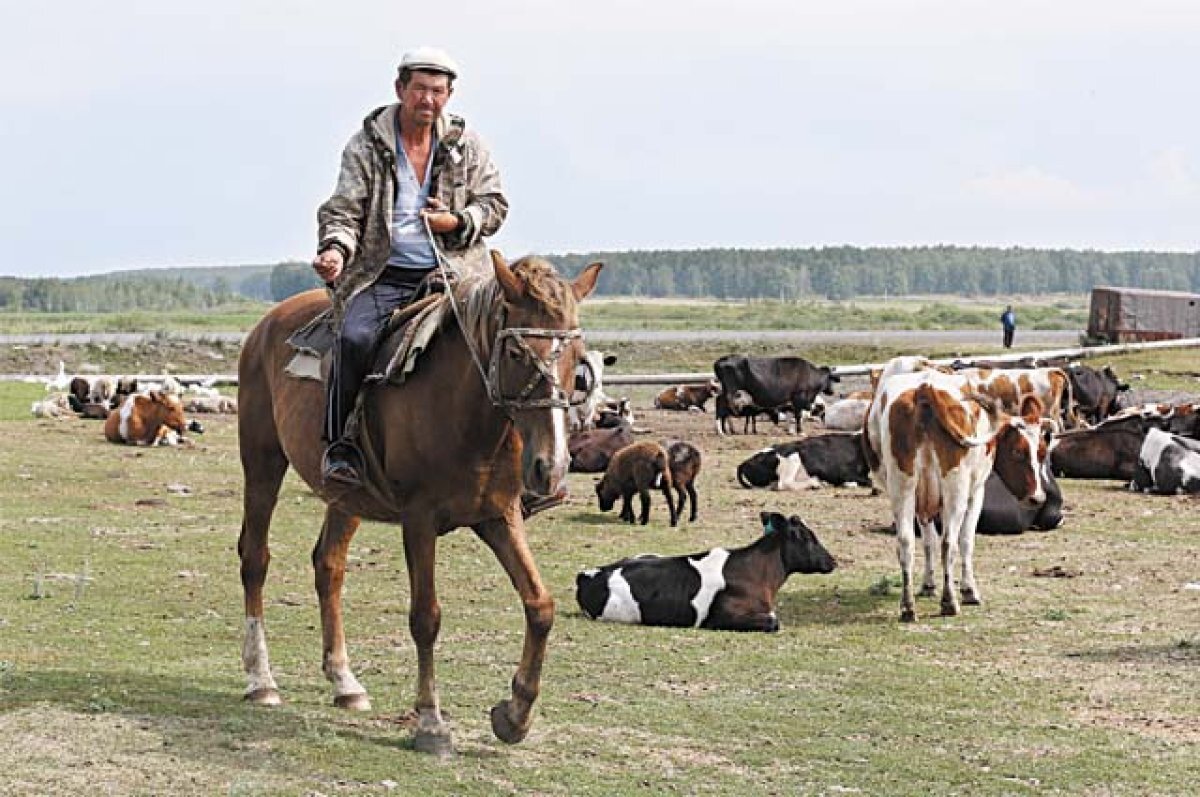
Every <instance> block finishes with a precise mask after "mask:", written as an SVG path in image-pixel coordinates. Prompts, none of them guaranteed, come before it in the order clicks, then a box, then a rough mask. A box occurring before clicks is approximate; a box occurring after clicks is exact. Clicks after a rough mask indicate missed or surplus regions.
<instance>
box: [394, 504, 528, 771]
mask: <svg viewBox="0 0 1200 797" xmlns="http://www.w3.org/2000/svg"><path fill="white" fill-rule="evenodd" d="M517 503H518V506H519V505H520V502H517ZM517 514H518V516H519V515H520V509H519V508H518V510H517ZM436 556H437V530H436V528H435V527H434V525H433V523H432V522H428V523H420V522H413V521H408V522H405V524H404V558H405V560H406V561H407V563H408V583H409V591H410V593H411V598H410V600H411V604H410V605H409V609H408V630H409V633H411V634H412V638H413V642H414V643H415V644H416V646H417V702H416V709H417V728H416V733H415V736H414V737H413V746H414V748H415V749H416V750H417V752H421V753H434V754H435V755H439V756H444V755H449V754H451V753H452V752H453V748H452V747H451V744H450V727H449V726H448V725H447V724H446V721H445V720H444V719H442V709H441V706H440V704H439V701H438V693H437V681H436V680H435V678H434V672H433V646H434V644H435V643H436V642H437V637H438V632H439V631H440V630H441V627H442V607H441V605H440V604H439V603H438V599H437V588H436V586H435V584H434V560H435V557H436Z"/></svg>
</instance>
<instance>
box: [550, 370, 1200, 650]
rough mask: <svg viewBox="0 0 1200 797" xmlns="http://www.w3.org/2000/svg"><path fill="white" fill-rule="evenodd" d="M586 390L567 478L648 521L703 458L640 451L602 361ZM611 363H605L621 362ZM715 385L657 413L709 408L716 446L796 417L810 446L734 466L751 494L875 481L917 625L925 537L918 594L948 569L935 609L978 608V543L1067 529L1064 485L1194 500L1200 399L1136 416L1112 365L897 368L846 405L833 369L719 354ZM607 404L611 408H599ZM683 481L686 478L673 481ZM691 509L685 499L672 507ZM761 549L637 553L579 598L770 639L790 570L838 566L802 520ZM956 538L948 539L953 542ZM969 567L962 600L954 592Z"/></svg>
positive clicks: (657, 618)
mask: <svg viewBox="0 0 1200 797" xmlns="http://www.w3.org/2000/svg"><path fill="white" fill-rule="evenodd" d="M592 356H594V357H595V358H597V359H594V360H593V361H592V362H591V363H590V365H589V367H588V369H587V370H588V374H587V378H586V379H582V380H580V381H578V382H577V385H576V387H577V389H580V390H586V391H587V392H588V393H589V394H590V395H589V396H588V398H589V400H590V404H589V406H590V407H591V408H592V409H590V410H589V413H590V414H588V415H583V416H579V417H576V418H573V419H572V432H571V435H570V441H569V446H568V447H569V450H570V454H571V469H572V470H573V471H576V472H585V473H602V474H603V477H602V479H601V481H600V482H599V483H598V484H597V486H596V491H597V496H598V498H599V502H600V508H601V509H602V510H607V509H610V508H611V507H612V506H613V502H614V500H615V498H616V497H621V498H623V500H624V504H623V507H622V512H621V517H622V519H623V520H627V521H629V522H633V520H634V515H633V512H632V509H631V506H630V501H631V497H632V495H634V494H637V495H639V497H640V499H641V515H640V520H641V522H642V523H646V522H647V519H648V512H649V502H650V492H651V490H661V491H662V492H663V495H664V497H665V500H666V503H667V507H668V512H669V515H670V520H671V524H672V525H674V524H675V523H676V522H677V516H678V514H679V512H678V509H677V507H676V506H675V505H674V504H673V503H672V499H671V497H670V494H669V492H668V490H669V488H670V485H671V484H672V481H671V480H672V478H673V473H672V468H671V464H670V463H671V462H672V456H671V455H670V454H668V453H667V452H668V450H670V449H671V448H672V447H675V450H679V449H678V447H679V446H681V445H683V446H687V447H688V449H690V451H689V457H690V459H691V460H692V461H693V462H692V465H691V466H690V467H689V475H688V476H687V480H688V486H689V494H690V495H691V496H692V518H693V519H694V518H695V512H696V503H695V492H694V483H695V477H696V475H697V474H698V473H699V470H700V457H701V454H700V451H699V450H698V449H697V448H696V447H695V446H692V445H690V444H687V443H681V442H680V441H663V442H662V443H661V444H659V443H652V442H644V441H640V440H639V437H638V434H639V432H640V431H641V430H639V429H638V428H637V427H636V425H635V422H634V420H633V418H632V414H631V412H630V411H629V408H628V402H625V403H624V404H618V403H617V402H610V401H607V400H606V397H604V396H603V385H602V381H603V380H602V365H603V364H602V363H601V362H600V361H599V359H598V358H599V357H600V355H599V354H593V355H592ZM612 362H613V361H612V360H611V359H609V360H608V361H607V364H609V365H611V364H612ZM713 371H714V378H713V379H711V380H709V381H708V382H706V383H703V384H691V385H677V386H672V387H670V388H667V389H666V390H663V391H662V392H661V393H660V394H659V395H658V396H657V397H656V398H655V401H654V406H655V407H656V408H658V409H664V410H679V411H689V412H694V413H706V412H707V404H708V402H709V401H714V403H715V408H716V409H715V413H714V415H715V419H716V427H717V432H718V433H719V434H732V433H733V432H734V428H733V426H732V424H731V423H730V421H731V419H734V418H738V417H741V418H742V419H743V431H746V429H747V428H748V426H747V425H749V424H754V423H755V421H756V420H757V418H758V417H759V416H762V415H766V416H768V417H770V418H771V419H772V420H773V421H774V422H776V423H778V422H779V421H780V420H781V419H782V418H784V417H785V416H786V417H788V419H789V431H791V430H792V429H793V428H798V427H799V423H800V419H801V418H802V417H810V418H813V419H815V420H816V422H817V423H820V424H823V426H824V429H823V430H822V431H821V432H820V433H817V434H808V435H805V436H803V437H801V438H800V439H797V440H790V441H787V442H783V443H779V444H776V445H772V446H770V447H768V448H765V449H763V450H761V451H758V452H756V453H754V454H753V455H752V456H750V457H749V458H748V459H746V460H745V461H743V462H742V463H741V464H739V465H738V466H737V468H736V472H735V474H734V476H735V477H736V479H737V481H738V483H739V484H741V485H742V486H743V487H746V488H756V487H771V488H774V489H777V490H796V489H808V488H815V487H818V486H820V485H821V484H823V483H828V484H834V485H858V486H863V487H870V488H871V489H872V490H873V491H874V492H875V493H876V494H879V493H882V494H883V495H885V496H886V498H887V499H888V501H889V504H890V507H891V510H892V516H893V521H894V523H893V525H894V529H895V531H896V536H897V547H898V555H899V559H900V562H901V576H902V596H901V619H902V620H906V621H911V620H913V619H915V617H916V612H915V603H914V601H913V595H914V588H915V579H914V575H913V560H914V548H915V539H916V534H917V532H918V530H919V533H920V536H921V539H922V542H923V547H924V553H925V567H924V574H923V579H922V583H921V586H920V591H921V594H930V595H932V594H935V592H936V591H937V587H938V584H937V581H936V579H935V564H936V563H937V557H938V553H939V552H940V558H941V570H942V578H941V612H942V614H945V615H954V614H957V613H958V612H959V610H960V604H959V600H960V592H961V599H962V601H963V602H965V603H979V602H980V601H981V591H980V588H979V585H978V583H977V582H976V579H975V573H974V562H973V556H974V538H975V534H976V532H977V531H978V532H981V533H995V534H1019V533H1022V532H1024V531H1027V530H1029V529H1040V530H1050V529H1054V528H1057V527H1058V526H1059V525H1060V524H1061V523H1062V522H1063V514H1062V506H1063V495H1062V490H1061V488H1060V486H1059V484H1058V481H1057V479H1056V477H1069V478H1082V479H1115V480H1121V481H1124V482H1127V483H1128V484H1129V487H1130V489H1134V490H1138V491H1145V492H1150V493H1156V494H1176V493H1200V403H1179V404H1143V405H1139V406H1127V403H1128V402H1127V400H1126V396H1127V395H1128V393H1129V386H1128V385H1127V384H1125V383H1123V382H1122V381H1121V380H1120V379H1119V378H1118V376H1117V375H1116V373H1114V372H1113V370H1112V369H1111V368H1110V367H1104V368H1100V369H1095V368H1091V367H1089V366H1086V365H1083V364H1080V363H1057V364H1055V363H1051V364H1045V363H1035V362H1030V361H1028V360H1026V361H1019V362H1015V363H1009V362H980V361H975V362H955V363H953V364H952V365H949V366H946V365H939V364H935V363H934V362H932V361H930V360H927V359H925V358H923V357H898V358H895V359H894V360H892V361H890V362H889V363H887V364H886V365H885V366H884V367H883V368H881V369H878V370H875V371H873V372H872V373H871V388H870V389H869V390H863V391H857V392H854V393H851V394H849V395H847V396H845V397H842V398H840V399H838V400H831V399H830V398H828V397H832V396H833V395H834V385H835V384H836V383H837V382H839V381H840V380H839V377H838V375H837V374H836V373H834V372H833V370H832V369H830V368H828V367H823V366H817V365H815V364H813V363H811V362H809V361H807V360H805V359H803V358H800V357H748V356H744V355H732V356H728V357H722V358H721V359H719V360H717V361H716V363H714V366H713ZM606 407H607V408H606ZM675 478H676V479H678V477H675ZM679 506H680V507H681V506H682V500H680V502H679ZM763 528H764V535H765V536H764V537H763V538H762V539H760V540H759V541H758V542H756V543H755V544H753V545H751V546H747V547H745V548H742V549H736V550H727V549H724V548H716V549H713V550H711V551H705V552H701V553H697V554H693V555H690V556H684V557H670V558H663V557H637V558H633V559H625V560H622V561H620V562H615V563H612V564H610V565H606V566H603V567H599V568H593V569H589V570H585V571H583V572H581V573H579V574H578V576H577V579H576V598H577V601H578V603H579V605H580V607H581V608H582V609H583V610H584V612H585V613H586V614H587V615H588V616H589V617H593V618H599V619H607V620H616V621H621V622H639V623H646V624H659V625H693V626H698V627H706V628H722V629H735V630H774V629H776V628H778V621H777V619H776V617H775V613H774V600H775V594H776V592H777V591H778V589H779V587H780V586H781V585H782V584H783V580H784V579H786V578H787V575H788V574H789V573H793V572H805V573H811V572H829V571H830V570H832V569H833V567H834V564H833V559H832V558H831V557H830V556H829V554H828V552H827V551H825V549H824V548H823V547H822V546H821V544H820V543H819V542H818V541H817V539H816V537H815V535H814V534H813V533H812V531H811V530H810V529H808V528H807V526H805V525H804V523H803V521H801V520H800V518H798V517H792V518H790V519H788V518H783V517H782V516H780V515H772V514H771V513H763ZM947 530H948V532H947ZM956 567H961V574H962V584H961V590H960V587H959V585H958V584H957V582H956Z"/></svg>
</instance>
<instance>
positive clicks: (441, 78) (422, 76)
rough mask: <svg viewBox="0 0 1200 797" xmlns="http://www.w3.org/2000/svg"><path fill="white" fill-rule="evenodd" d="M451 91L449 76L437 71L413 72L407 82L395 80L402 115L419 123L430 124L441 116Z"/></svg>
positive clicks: (452, 90) (452, 89)
mask: <svg viewBox="0 0 1200 797" xmlns="http://www.w3.org/2000/svg"><path fill="white" fill-rule="evenodd" d="M453 92H454V88H453V87H452V86H451V85H450V76H449V75H443V74H440V73H437V72H413V73H412V74H411V75H410V76H409V78H408V83H407V84H403V83H401V82H400V81H399V80H397V81H396V96H397V97H399V98H400V103H401V106H402V107H403V109H404V111H403V112H404V115H405V116H406V117H407V118H408V120H409V121H411V122H415V123H417V124H420V125H432V124H433V121H434V120H435V119H437V118H438V117H439V116H441V114H442V109H443V108H445V107H446V103H447V102H448V101H449V99H450V95H451V94H452V93H453Z"/></svg>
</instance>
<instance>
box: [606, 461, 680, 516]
mask: <svg viewBox="0 0 1200 797" xmlns="http://www.w3.org/2000/svg"><path fill="white" fill-rule="evenodd" d="M651 487H653V488H655V489H658V490H662V494H663V498H664V499H666V502H667V510H668V511H669V512H670V513H671V525H672V526H674V525H675V524H676V523H677V522H678V519H677V518H676V515H675V502H674V499H673V498H672V497H671V468H670V465H669V464H668V457H667V452H666V449H664V448H663V447H662V446H660V445H659V444H658V443H651V442H641V443H634V444H633V445H629V446H625V447H624V448H622V449H621V450H620V451H618V452H617V453H616V454H613V457H612V460H610V461H609V463H608V468H607V470H605V471H604V476H603V477H602V478H601V479H600V481H598V482H596V498H597V499H598V500H599V502H600V511H601V512H607V511H608V510H610V509H612V508H613V504H615V503H616V501H617V499H618V498H620V499H621V520H624V521H625V522H626V523H632V522H633V505H632V503H631V502H632V499H633V494H634V493H637V494H638V496H639V497H640V498H641V500H642V513H641V524H642V525H643V526H644V525H646V523H648V522H649V520H650V488H651Z"/></svg>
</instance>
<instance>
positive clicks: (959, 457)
mask: <svg viewBox="0 0 1200 797" xmlns="http://www.w3.org/2000/svg"><path fill="white" fill-rule="evenodd" d="M876 403H877V404H878V405H879V406H878V408H879V415H880V418H881V423H880V427H879V432H880V438H879V442H880V449H879V451H880V454H881V460H880V464H879V466H878V469H879V471H880V473H881V475H882V479H881V481H882V483H883V485H884V486H885V488H886V490H887V494H888V496H889V498H890V500H891V506H892V515H893V518H894V520H895V524H896V542H897V554H898V557H899V559H900V569H901V575H902V578H903V584H902V594H901V599H900V619H901V620H902V621H906V622H911V621H913V620H915V619H916V604H915V602H914V600H913V558H914V556H913V548H914V544H915V541H916V537H915V528H914V526H915V525H916V524H919V525H920V526H921V536H922V542H923V543H924V548H925V577H924V580H923V583H922V588H921V594H923V595H931V594H933V593H934V592H935V584H934V572H933V555H934V545H935V543H936V541H937V539H938V534H937V531H936V529H935V526H934V522H933V520H934V516H935V515H939V514H940V517H941V522H942V528H943V529H945V530H946V533H945V534H943V535H942V538H941V543H942V546H941V547H942V599H941V613H942V614H943V615H947V616H952V615H956V614H958V613H959V611H960V608H959V597H958V591H957V589H956V583H955V572H954V571H955V567H956V565H957V564H958V563H957V561H956V560H957V559H958V557H959V556H960V555H961V558H962V593H963V602H964V603H968V604H978V603H980V602H981V599H980V591H979V586H978V584H977V583H976V581H975V563H974V551H975V529H976V525H977V524H978V521H979V514H980V512H981V511H982V509H983V498H984V488H985V485H986V483H987V478H988V474H989V473H991V472H992V471H993V469H994V470H995V472H996V474H997V475H999V476H1000V478H1001V479H1002V480H1003V482H1004V484H1005V486H1006V487H1008V489H1009V491H1010V492H1011V493H1012V494H1013V496H1014V497H1015V498H1016V499H1017V500H1018V501H1020V502H1022V503H1023V504H1026V505H1038V504H1040V503H1042V502H1043V501H1044V500H1045V498H1046V492H1045V489H1044V487H1043V485H1042V478H1041V474H1042V462H1043V461H1044V459H1045V455H1046V442H1047V440H1046V437H1047V436H1048V435H1044V433H1043V425H1042V423H1041V420H1042V419H1041V411H1042V407H1041V403H1040V402H1039V401H1038V400H1037V399H1036V398H1032V397H1031V398H1027V399H1026V400H1025V403H1024V405H1023V408H1022V409H1023V412H1022V415H1021V416H1010V415H1007V414H1005V413H1004V412H1003V411H1001V410H1000V409H999V408H998V407H997V406H996V404H995V403H994V402H992V401H991V400H989V399H986V398H984V397H982V396H979V395H978V394H976V393H975V392H974V390H973V386H972V384H971V382H970V381H969V380H968V379H966V378H964V377H962V376H959V375H950V374H944V373H940V372H938V371H931V370H926V371H918V372H917V373H912V374H899V375H896V376H892V377H891V378H889V379H887V380H886V381H884V382H882V383H881V384H880V386H879V390H878V393H877V394H876Z"/></svg>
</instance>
